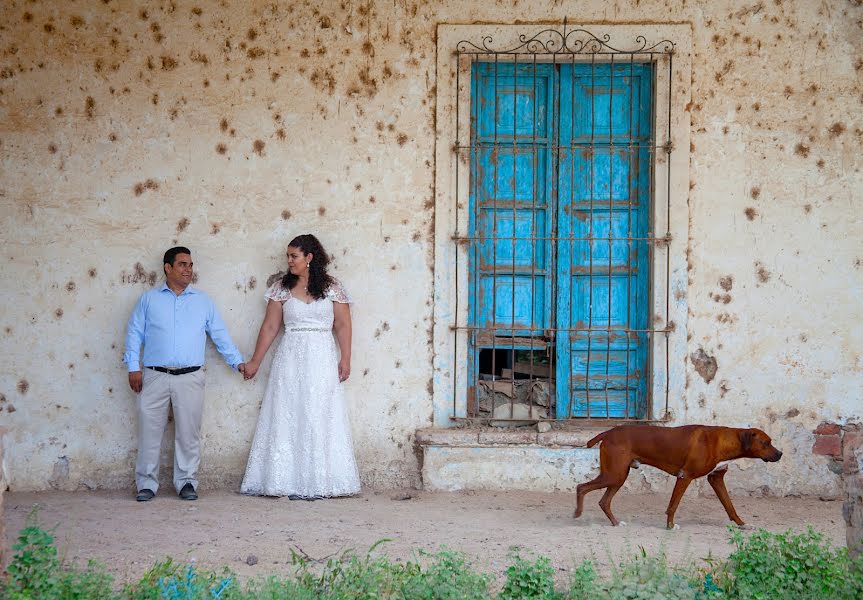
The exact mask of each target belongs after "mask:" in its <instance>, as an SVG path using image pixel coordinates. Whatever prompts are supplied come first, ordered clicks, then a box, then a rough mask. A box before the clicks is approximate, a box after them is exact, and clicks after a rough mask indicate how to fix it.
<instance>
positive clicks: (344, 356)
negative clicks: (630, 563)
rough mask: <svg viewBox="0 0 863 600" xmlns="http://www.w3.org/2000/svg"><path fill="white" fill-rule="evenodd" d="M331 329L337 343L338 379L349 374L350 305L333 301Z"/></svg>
mask: <svg viewBox="0 0 863 600" xmlns="http://www.w3.org/2000/svg"><path fill="white" fill-rule="evenodd" d="M333 331H335V333H336V340H337V341H338V343H339V353H340V354H341V357H340V358H339V381H344V380H345V379H347V378H348V377H350V375H351V333H352V330H351V307H350V305H348V304H343V303H341V302H333Z"/></svg>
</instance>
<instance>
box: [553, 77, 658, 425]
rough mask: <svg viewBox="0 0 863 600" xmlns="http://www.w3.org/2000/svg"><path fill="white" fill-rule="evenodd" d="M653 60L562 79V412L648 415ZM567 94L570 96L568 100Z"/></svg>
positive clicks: (558, 389)
mask: <svg viewBox="0 0 863 600" xmlns="http://www.w3.org/2000/svg"><path fill="white" fill-rule="evenodd" d="M650 77H651V72H650V67H649V66H647V65H639V64H633V65H630V64H625V65H614V66H612V65H610V64H594V65H572V66H570V65H567V66H564V67H563V68H562V70H561V77H560V97H561V99H562V101H561V104H560V119H559V120H560V124H559V127H560V132H561V146H565V148H564V149H563V150H562V152H561V153H560V155H559V163H558V175H559V178H558V211H557V216H558V223H557V225H558V235H559V237H560V241H559V243H558V247H557V257H558V263H557V266H556V273H557V313H556V317H557V323H558V327H559V328H562V329H569V328H574V329H579V330H581V329H585V330H587V329H590V331H577V332H573V333H570V334H568V333H566V332H563V331H561V332H559V333H558V336H557V340H556V355H557V366H558V368H557V371H556V381H555V383H556V394H557V398H556V399H557V417H558V418H569V417H593V418H620V417H629V418H643V417H644V416H645V415H646V409H647V393H648V373H647V352H648V338H647V336H646V335H645V334H643V333H637V332H636V333H630V334H628V335H627V334H626V333H625V332H624V331H622V330H627V329H629V330H638V329H646V328H647V325H648V318H647V316H648V315H649V313H650V307H649V303H648V299H649V292H650V288H649V279H648V246H647V244H646V243H645V242H644V241H643V240H638V239H633V238H644V237H646V236H647V233H648V231H649V216H650V212H649V204H650V202H649V199H650V195H649V194H650V189H649V179H648V178H649V173H648V166H649V162H650V161H649V153H648V149H647V148H646V144H647V143H648V142H649V139H650V120H649V117H650ZM563 99H569V101H568V102H563Z"/></svg>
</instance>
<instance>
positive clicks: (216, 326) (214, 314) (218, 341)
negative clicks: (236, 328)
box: [207, 300, 244, 371]
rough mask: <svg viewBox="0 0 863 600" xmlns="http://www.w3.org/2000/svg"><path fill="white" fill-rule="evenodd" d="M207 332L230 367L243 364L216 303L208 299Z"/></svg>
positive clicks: (237, 368)
mask: <svg viewBox="0 0 863 600" xmlns="http://www.w3.org/2000/svg"><path fill="white" fill-rule="evenodd" d="M207 333H208V334H209V335H210V339H211V340H213V343H214V344H215V345H216V350H218V351H219V354H221V355H222V358H224V359H225V362H226V363H228V364H229V365H230V366H231V368H232V369H234V370H235V371H237V370H240V369H239V367H240V365H243V364H244V363H243V355H242V354H240V351H239V350H237V347H236V346H235V345H234V342H233V341H231V336H230V334H229V333H228V328H227V327H225V323H224V321H222V318H221V317H220V316H219V311H218V310H216V305H215V304H214V303H213V301H212V300H210V314H209V317H208V318H207Z"/></svg>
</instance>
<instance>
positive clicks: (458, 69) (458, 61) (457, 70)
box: [452, 50, 473, 414]
mask: <svg viewBox="0 0 863 600" xmlns="http://www.w3.org/2000/svg"><path fill="white" fill-rule="evenodd" d="M471 60H473V59H471ZM460 74H461V54H459V52H458V50H456V53H455V148H456V155H455V197H454V198H453V204H454V207H453V208H454V211H453V212H454V213H455V236H456V237H457V236H458V234H459V233H458V231H459V230H458V199H459V195H458V172H459V166H458V161H459V159H460V158H461V156H460V155H459V154H458V151H457V149H458V148H459V146H460V144H459V138H460V137H461V129H459V113H460V112H461V108H460V106H459V105H460V103H459V99H460V98H459V94H460V87H459V75H460ZM468 159H470V157H468ZM467 229H468V231H470V224H468V227H467ZM458 264H459V260H458V248H456V259H455V308H454V314H455V315H456V319H458V297H459V293H458V271H459V269H458ZM454 341H455V343H454V344H453V349H452V364H453V369H452V379H453V382H452V412H453V414H455V412H456V407H457V406H458V405H457V401H458V394H457V393H456V391H457V390H458V366H457V365H458V336H456V339H455V340H454ZM467 410H468V411H469V410H470V408H468V409H467Z"/></svg>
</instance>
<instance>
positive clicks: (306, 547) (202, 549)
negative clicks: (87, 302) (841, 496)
mask: <svg viewBox="0 0 863 600" xmlns="http://www.w3.org/2000/svg"><path fill="white" fill-rule="evenodd" d="M200 491H201V497H200V499H199V500H198V501H196V502H184V501H181V500H180V499H179V498H177V497H176V495H175V494H174V493H173V490H166V489H164V488H163V489H162V490H161V491H160V494H159V495H158V496H157V497H156V498H155V499H154V500H152V501H150V502H147V503H138V502H135V501H134V499H133V497H132V494H130V493H122V492H43V493H8V494H7V495H6V531H7V538H8V539H7V540H6V543H7V547H9V546H11V545H12V543H13V542H14V538H15V537H16V536H17V533H18V531H19V530H20V529H21V528H22V527H23V526H24V524H25V520H26V518H27V515H28V514H29V513H30V512H31V510H32V508H33V507H34V506H36V505H38V506H39V508H40V510H39V521H40V523H41V524H42V526H43V527H49V528H50V527H56V530H55V534H56V538H57V544H58V547H59V548H60V552H61V555H63V556H64V557H65V558H66V559H71V560H74V561H79V562H83V561H86V560H87V559H96V560H98V561H99V562H101V563H103V564H105V565H106V567H107V568H108V570H109V571H110V572H111V573H112V574H113V575H114V576H115V577H117V578H118V580H119V581H131V580H135V579H137V578H139V577H140V576H141V574H142V573H143V572H144V571H146V570H147V569H148V568H149V567H150V566H152V564H153V563H154V562H155V561H157V560H160V559H163V558H165V557H167V556H171V557H173V558H174V559H175V560H178V561H181V562H183V563H192V564H196V565H199V566H202V567H206V568H221V567H223V566H228V567H230V568H231V569H232V570H233V571H235V572H236V573H238V574H239V575H241V576H256V575H271V574H274V575H285V574H286V573H287V572H288V565H289V563H290V551H291V549H292V548H293V549H297V550H301V551H302V552H305V553H306V554H307V555H309V556H310V557H313V558H322V557H326V556H328V555H334V554H339V553H341V552H343V551H345V550H348V549H355V550H357V551H359V552H364V551H365V550H367V549H368V548H369V547H370V546H371V545H372V544H374V543H375V542H376V541H378V540H381V539H383V538H388V539H390V540H392V541H390V542H387V543H385V544H384V545H383V546H382V551H383V552H384V553H385V554H387V555H388V556H390V557H391V558H393V559H397V558H400V559H410V558H414V557H415V556H416V551H417V550H419V549H423V550H427V551H437V550H440V549H441V548H443V547H447V548H449V549H452V550H459V551H462V552H464V553H465V554H467V555H468V556H469V557H470V559H471V561H472V564H473V567H474V568H475V569H476V570H479V571H484V572H490V573H493V574H495V575H496V576H497V577H501V576H503V575H504V571H505V569H506V567H507V565H509V564H510V562H511V561H510V558H509V554H510V552H511V551H512V550H513V549H515V548H521V549H524V550H525V551H531V552H534V553H538V554H543V555H546V556H548V557H550V558H551V559H552V560H553V562H554V565H555V566H556V567H557V568H558V569H559V572H560V575H561V577H562V578H565V577H566V573H567V572H568V571H570V570H571V569H572V567H573V566H574V565H576V564H578V563H580V562H581V561H582V560H584V559H588V558H592V559H593V560H595V561H596V563H597V564H598V566H599V567H600V570H601V571H606V572H607V570H608V569H609V568H610V566H611V565H612V564H613V563H618V562H619V561H620V560H622V559H625V558H628V557H631V556H633V555H634V554H635V553H637V552H639V546H641V547H644V548H645V549H646V550H647V551H648V552H650V553H655V552H657V551H659V550H660V549H664V550H665V552H666V553H667V554H668V556H669V560H670V561H671V562H672V563H684V562H687V561H695V562H696V563H698V562H699V561H700V560H701V559H703V558H706V557H708V556H709V555H712V556H714V557H724V556H727V555H728V553H729V552H730V551H731V549H732V548H731V546H730V545H729V543H728V536H729V534H728V530H727V525H728V523H729V521H728V519H727V517H726V515H725V512H724V511H723V510H722V507H721V506H720V504H719V501H718V500H717V499H716V498H715V497H713V496H705V497H699V496H698V495H697V494H691V495H687V496H684V498H683V501H682V503H681V506H680V509H679V510H678V513H677V518H676V521H677V523H678V524H679V525H680V529H678V530H674V531H668V530H666V529H665V514H664V511H665V506H666V504H667V502H668V497H669V496H670V489H669V494H668V495H666V494H656V495H635V494H627V493H626V492H621V493H619V494H618V495H617V497H616V498H615V500H614V509H615V514H616V515H617V516H618V518H620V519H621V520H623V521H626V522H628V525H627V526H626V527H611V525H610V524H609V522H608V520H607V519H606V518H605V515H604V514H603V513H602V512H601V510H600V509H599V507H598V506H597V504H596V503H597V502H598V501H599V498H600V496H601V494H600V493H599V492H594V493H593V494H591V495H588V496H587V503H586V505H585V514H584V515H583V516H582V517H581V518H580V519H577V520H576V519H573V518H572V512H573V507H574V495H573V494H562V493H555V494H545V493H525V492H506V493H501V492H497V493H495V492H464V493H449V494H447V493H429V492H419V491H416V490H402V491H388V492H372V491H365V492H364V493H363V494H362V495H361V496H358V497H354V498H344V499H335V500H321V501H317V502H306V501H291V500H288V499H287V498H280V499H274V498H251V497H246V496H241V495H239V494H237V493H234V492H231V491H225V490H216V491H211V490H200ZM734 500H735V506H736V507H737V511H738V513H740V515H741V517H742V518H743V519H744V520H745V521H747V523H748V525H750V526H753V527H762V528H765V529H769V530H771V531H784V530H786V529H794V530H803V529H805V528H806V526H807V525H812V526H813V527H814V528H815V529H816V530H817V531H820V532H822V533H824V534H825V535H826V537H827V538H828V539H829V540H830V541H831V542H832V543H833V544H834V545H844V543H845V527H844V521H843V519H842V503H841V502H840V501H836V500H825V501H822V500H819V499H817V498H751V497H738V498H735V499H734ZM250 563H252V564H250Z"/></svg>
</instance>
